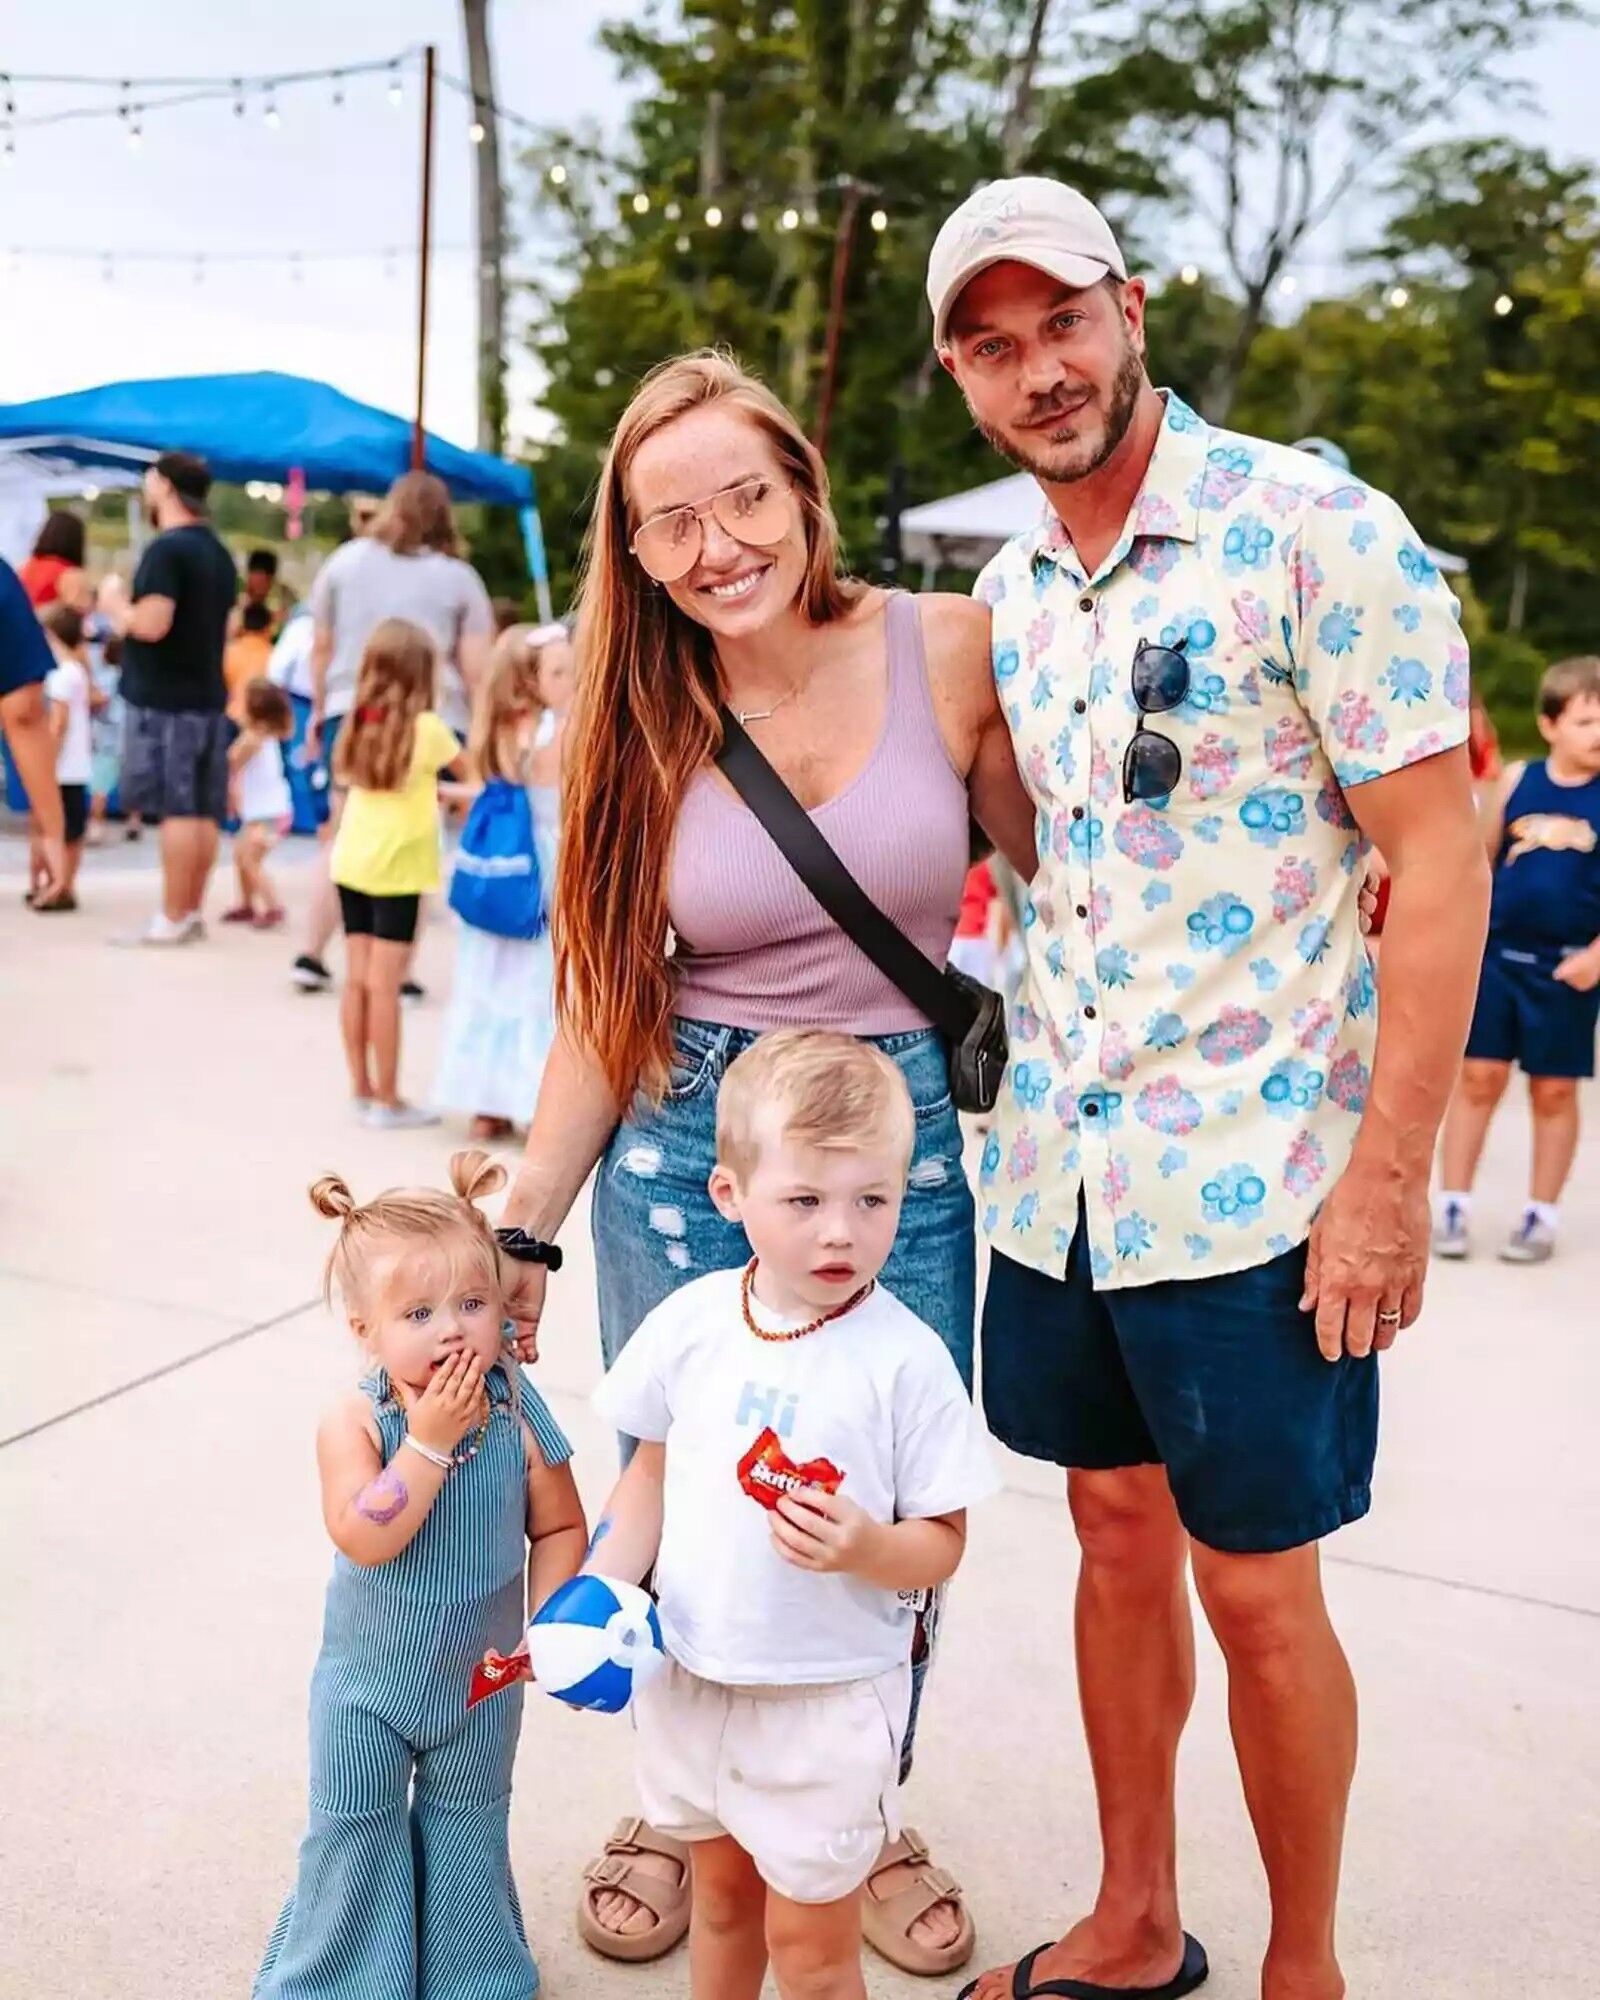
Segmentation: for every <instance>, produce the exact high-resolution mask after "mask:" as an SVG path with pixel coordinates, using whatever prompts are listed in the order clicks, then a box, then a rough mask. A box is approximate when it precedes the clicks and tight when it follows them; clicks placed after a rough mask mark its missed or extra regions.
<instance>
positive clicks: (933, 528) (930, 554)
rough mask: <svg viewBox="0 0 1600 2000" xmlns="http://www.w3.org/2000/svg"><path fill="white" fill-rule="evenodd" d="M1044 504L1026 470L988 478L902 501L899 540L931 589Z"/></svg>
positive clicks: (1455, 567) (1458, 565)
mask: <svg viewBox="0 0 1600 2000" xmlns="http://www.w3.org/2000/svg"><path fill="white" fill-rule="evenodd" d="M1044 507H1045V500H1044V495H1043V494H1042V493H1041V492H1040V491H1039V488H1038V486H1037V485H1036V484H1035V482H1034V480H1033V477H1032V475H1031V474H1029V473H1026V472H1018V473H1014V474H1013V475H1012V476H1011V477H1010V478H1009V479H991V480H990V481H989V483H988V484H987V485H986V486H974V487H972V488H971V489H970V490H969V491H968V492H966V493H953V494H952V495H951V496H950V498H949V499H948V500H929V501H926V502H925V503H924V504H923V505H922V506H920V507H908V508H907V509H906V511H905V512H904V513H903V514H902V515H901V516H900V545H901V547H902V548H903V549H904V551H905V558H906V561H907V562H908V563H912V562H915V563H921V565H922V585H923V588H924V589H925V590H931V589H932V588H933V583H934V579H935V577H936V575H937V573H938V572H939V571H940V570H941V569H965V570H977V569H982V567H983V565H984V564H985V563H986V562H987V561H988V560H989V558H990V557H991V556H992V555H993V554H994V553H995V552H996V550H998V549H999V548H1000V547H1001V545H1002V544H1003V543H1005V542H1008V541H1009V540H1010V539H1011V537H1012V536H1013V535H1019V534H1021V533H1022V531H1023V530H1024V529H1025V528H1031V527H1033V526H1034V525H1035V523H1036V522H1037V521H1038V520H1039V519H1040V517H1041V515H1042V514H1043V512H1044ZM1428 554H1429V556H1430V557H1431V558H1432V560H1433V561H1434V562H1435V563H1437V564H1438V566H1439V568H1440V569H1441V570H1443V571H1444V572H1445V573H1446V575H1457V574H1459V573H1460V572H1461V571H1463V570H1464V569H1465V568H1466V566H1467V565H1466V561H1465V559H1464V558H1463V557H1461V556H1453V555H1447V554H1446V553H1445V552H1444V551H1443V550H1442V549H1432V548H1430V549H1429V550H1428Z"/></svg>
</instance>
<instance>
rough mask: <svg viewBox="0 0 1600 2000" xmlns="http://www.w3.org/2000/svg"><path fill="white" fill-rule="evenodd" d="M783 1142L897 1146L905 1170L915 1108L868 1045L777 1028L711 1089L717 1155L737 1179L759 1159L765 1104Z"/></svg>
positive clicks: (844, 1148) (849, 1148)
mask: <svg viewBox="0 0 1600 2000" xmlns="http://www.w3.org/2000/svg"><path fill="white" fill-rule="evenodd" d="M769 1106H770V1107H771V1108H772V1109H773V1110H775V1111H776V1112H777V1113H778V1115H779V1117H780V1119H781V1120H782V1123H781V1124H780V1126H779V1128H778V1129H779V1131H780V1133H781V1134H782V1136H783V1137H784V1138H785V1139H792V1140H797V1141H798V1142H799V1143H800V1144H801V1145H805V1146H820V1147H823V1148H825V1149H826V1150H828V1151H833V1152H858V1151H862V1150H864V1149H865V1148H866V1147H868V1146H872V1145H883V1146H895V1147H898V1148H899V1149H900V1151H901V1153H902V1157H903V1160H904V1164H905V1166H906V1167H907V1168H909V1167H910V1165H911V1152H912V1148H913V1146H914V1145H915V1143H916V1136H917V1130H916V1113H915V1112H914V1111H913V1109H912V1106H911V1093H910V1091H909V1090H908V1089H907V1088H906V1080H905V1078H904V1077H903V1076H902V1075H901V1074H900V1071H899V1070H898V1069H897V1068H896V1067H895V1065H894V1064H893V1063H892V1062H891V1061H890V1060H889V1058H888V1057H887V1056H886V1055H885V1054H884V1053H883V1051H882V1049H875V1048H874V1047H873V1046H872V1044H871V1043H870V1042H862V1041H858V1040H857V1039H856V1037H855V1036H854V1035H845V1034H838V1033H835V1032H834V1031H833V1030H831V1029H826V1028H778V1029H776V1030H774V1032H773V1033H771V1034H769V1035H763V1036H761V1038H760V1039H759V1040H758V1041H755V1042H752V1043H751V1045H750V1047H749V1048H747V1049H746V1050H745V1052H744V1054H743V1055H741V1056H738V1057H736V1058H735V1060H734V1061H733V1062H731V1063H730V1064H729V1065H728V1073H727V1075H726V1076H725V1077H724V1078H723V1080H722V1088H721V1090H719V1091H718V1093H717V1160H718V1163H719V1164H720V1165H722V1166H725V1167H727V1168H728V1169H729V1171H730V1172H731V1173H734V1174H736V1175H737V1176H738V1177H739V1178H740V1179H741V1180H742V1179H744V1178H745V1176H746V1175H747V1174H748V1173H749V1172H750V1169H751V1168H752V1167H753V1166H754V1165H755V1163H756V1160H757V1159H758V1157H759V1156H760V1152H761V1143H760V1139H759V1137H758V1135H757V1132H756V1122H757V1118H758V1116H759V1114H760V1113H761V1112H763V1111H765V1110H766V1109H767V1108H768V1107H769Z"/></svg>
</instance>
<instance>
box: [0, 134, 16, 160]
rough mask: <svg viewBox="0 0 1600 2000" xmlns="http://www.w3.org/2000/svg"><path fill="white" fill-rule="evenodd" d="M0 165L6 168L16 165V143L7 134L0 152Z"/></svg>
mask: <svg viewBox="0 0 1600 2000" xmlns="http://www.w3.org/2000/svg"><path fill="white" fill-rule="evenodd" d="M0 163H3V164H4V165H6V166H8V167H14V166H15V165H16V164H17V142H16V140H15V139H13V138H12V137H11V136H10V134H9V133H8V134H7V136H6V143H5V148H4V150H3V151H0Z"/></svg>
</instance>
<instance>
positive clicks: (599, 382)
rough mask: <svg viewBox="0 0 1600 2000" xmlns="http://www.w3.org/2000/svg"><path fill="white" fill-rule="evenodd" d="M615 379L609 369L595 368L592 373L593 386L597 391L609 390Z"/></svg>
mask: <svg viewBox="0 0 1600 2000" xmlns="http://www.w3.org/2000/svg"><path fill="white" fill-rule="evenodd" d="M616 379H617V378H616V376H615V375H614V374H613V373H612V371H611V370H610V369H609V368H597V369H596V370H595V371H594V386H595V387H596V388H597V389H609V388H610V387H611V385H612V383H613V382H615V381H616Z"/></svg>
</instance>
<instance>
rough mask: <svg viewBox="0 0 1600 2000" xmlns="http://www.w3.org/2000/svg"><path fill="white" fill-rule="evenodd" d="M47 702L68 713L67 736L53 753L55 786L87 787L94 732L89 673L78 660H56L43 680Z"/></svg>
mask: <svg viewBox="0 0 1600 2000" xmlns="http://www.w3.org/2000/svg"><path fill="white" fill-rule="evenodd" d="M44 693H45V699H46V701H54V702H59V703H60V704H61V706H62V707H63V708H64V709H65V710H66V711H67V733H66V735H65V736H63V737H62V739H61V747H60V749H59V750H57V752H56V782H57V783H58V784H61V785H86V784H88V782H89V773H90V770H91V769H92V768H93V763H92V760H93V756H94V747H93V732H92V730H91V728H90V723H89V669H88V668H87V667H86V666H84V664H83V663H82V661H81V660H62V659H58V660H57V661H56V663H55V666H54V667H53V668H52V669H51V670H50V672H49V673H48V674H47V675H46V676H45V683H44Z"/></svg>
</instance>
